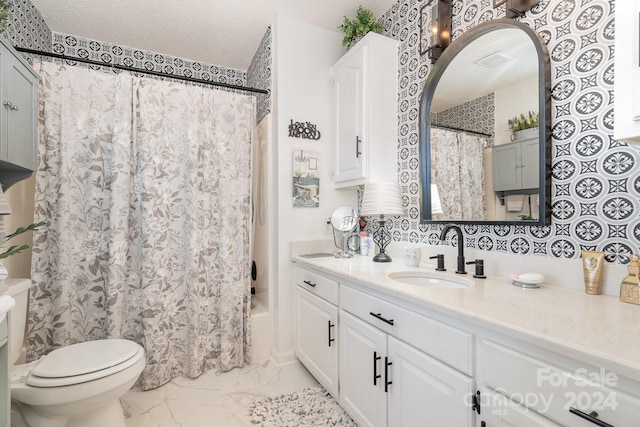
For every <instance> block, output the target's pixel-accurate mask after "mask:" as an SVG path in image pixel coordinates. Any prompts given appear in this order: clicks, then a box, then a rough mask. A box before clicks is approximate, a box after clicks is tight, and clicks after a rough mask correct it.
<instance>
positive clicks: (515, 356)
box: [294, 257, 640, 427]
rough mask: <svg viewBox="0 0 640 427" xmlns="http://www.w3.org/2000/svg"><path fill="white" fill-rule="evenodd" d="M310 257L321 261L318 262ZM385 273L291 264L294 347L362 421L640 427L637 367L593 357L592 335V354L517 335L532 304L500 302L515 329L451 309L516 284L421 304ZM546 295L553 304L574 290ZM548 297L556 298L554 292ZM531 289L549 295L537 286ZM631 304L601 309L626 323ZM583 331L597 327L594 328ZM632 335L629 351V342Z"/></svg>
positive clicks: (464, 426)
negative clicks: (404, 295)
mask: <svg viewBox="0 0 640 427" xmlns="http://www.w3.org/2000/svg"><path fill="white" fill-rule="evenodd" d="M294 259H295V257H294ZM299 259H300V260H302V258H299ZM339 261H342V263H340V262H339ZM323 262H324V264H322V263H323ZM314 263H315V264H317V265H321V266H322V267H321V268H320V269H316V268H315V267H314ZM349 263H351V264H349ZM360 268H362V271H360ZM367 268H368V269H372V268H378V269H381V270H382V269H386V270H382V271H383V273H381V274H380V276H379V277H380V283H381V284H382V285H381V286H377V285H375V282H376V277H378V276H376V274H374V273H372V272H371V271H369V270H367ZM390 268H391V267H390V266H373V267H371V266H370V263H366V264H365V263H364V262H363V263H362V265H361V266H359V265H358V261H357V260H356V261H345V260H336V261H333V260H331V261H306V260H305V261H304V262H303V261H300V262H296V266H295V267H294V270H295V273H294V277H295V278H294V280H295V285H296V290H297V301H298V302H297V303H296V306H297V313H296V317H297V334H296V341H297V342H296V354H297V355H298V358H299V359H300V361H301V362H302V363H303V364H304V365H305V366H306V367H307V368H308V369H309V371H310V372H311V373H312V374H313V375H314V376H315V377H316V378H317V379H318V381H319V382H320V383H321V384H323V385H325V387H327V389H329V391H330V392H331V394H332V395H333V396H334V397H336V399H337V400H338V401H339V402H340V405H341V406H342V407H343V408H344V409H345V410H346V411H347V412H348V413H349V415H350V416H351V417H352V418H353V419H354V421H355V422H356V423H358V425H360V426H394V427H395V426H403V427H410V426H424V425H446V426H452V427H472V426H473V427H497V426H505V425H513V426H518V427H559V426H567V427H588V426H591V425H601V426H608V425H610V426H615V427H625V426H632V425H637V423H638V420H640V370H637V372H636V369H635V368H634V369H632V370H631V371H628V370H627V371H625V369H629V368H625V367H623V365H620V364H619V361H608V362H605V361H603V359H599V357H600V356H598V354H600V351H599V349H598V347H597V346H595V343H596V342H597V341H594V344H593V345H594V349H593V351H592V352H589V353H581V351H582V350H580V351H579V350H576V348H575V345H574V344H571V343H566V344H564V343H563V341H558V340H557V339H553V338H549V339H547V338H545V337H544V336H540V335H537V336H536V337H535V339H533V340H532V341H530V340H527V339H524V337H525V335H523V334H526V332H524V331H525V329H523V326H522V325H523V324H522V323H521V321H522V317H529V315H530V318H531V319H534V321H535V319H538V322H537V323H539V322H540V320H541V319H540V317H539V316H540V315H541V314H539V313H536V308H535V307H532V306H530V303H527V306H528V307H529V310H530V311H531V312H530V313H524V312H522V311H521V310H519V309H516V308H514V307H511V306H509V307H508V308H506V306H504V305H502V306H503V307H505V309H504V310H503V311H504V312H505V313H506V312H509V311H510V310H512V311H513V316H517V319H516V318H514V320H513V322H512V323H513V325H514V326H513V327H512V326H509V324H507V323H505V322H504V321H503V320H495V322H494V321H493V320H491V315H490V314H484V315H483V318H482V320H480V321H478V320H475V321H474V320H472V319H473V317H472V316H471V317H470V315H469V312H467V314H465V315H459V314H456V311H455V310H454V311H451V308H450V307H451V306H457V305H458V304H460V305H461V306H465V307H467V310H468V308H469V307H471V306H472V304H470V303H471V301H470V300H472V299H473V298H475V295H478V296H479V297H480V298H481V301H480V303H481V305H482V306H483V310H485V312H486V313H489V312H488V311H486V306H487V305H492V304H493V302H492V298H495V297H497V298H499V301H503V300H508V301H511V302H512V303H513V301H514V298H518V297H519V298H523V297H522V295H524V293H523V292H522V290H520V289H515V288H514V287H512V286H511V285H509V284H505V285H504V286H505V287H504V288H503V291H504V294H502V293H498V292H496V286H498V287H500V284H499V283H489V284H488V282H489V280H485V281H482V282H481V283H480V284H477V285H476V287H477V288H478V289H477V293H476V294H474V293H472V294H467V295H466V298H465V297H463V294H461V293H460V294H458V293H455V292H457V291H448V292H449V293H447V294H442V295H444V299H443V301H445V302H446V304H445V306H437V305H436V306H434V308H427V307H425V306H424V305H422V304H418V303H416V300H415V297H414V298H402V297H400V296H399V295H400V293H399V292H396V291H394V292H393V293H392V294H389V293H388V292H386V291H384V289H387V290H388V289H389V282H388V281H385V280H387V279H385V278H386V277H387V275H388V274H389V272H390V271H391V270H390ZM307 282H309V283H307ZM312 285H315V286H312ZM391 286H395V285H391ZM483 286H487V287H484V288H483ZM305 287H306V288H311V290H309V289H306V288H305ZM397 289H399V288H397ZM414 290H415V289H414ZM538 291H539V290H538ZM547 291H548V292H549V294H548V295H547V297H548V298H550V299H551V300H553V301H557V300H560V299H562V298H563V297H565V298H566V297H567V296H568V295H565V293H566V292H574V291H570V290H562V289H558V290H554V289H547ZM443 292H447V291H443ZM462 292H465V291H462ZM543 292H544V291H543ZM554 292H558V293H559V294H558V295H555V294H553V295H551V293H554ZM512 293H513V294H512ZM535 295H538V296H541V297H543V298H546V297H544V296H543V294H541V293H540V292H538V294H533V296H535ZM602 298H606V297H602ZM587 301H588V302H587V304H588V305H589V307H590V310H591V312H590V315H593V316H597V310H598V309H597V308H595V305H598V300H594V299H593V298H591V299H588V300H587ZM611 303H612V304H616V306H615V307H617V304H620V302H619V301H611ZM501 304H503V303H501ZM545 304H547V303H545ZM607 307H609V306H607ZM627 308H628V307H625V306H623V307H622V309H623V310H622V311H621V313H620V314H613V313H611V312H609V316H614V317H615V316H624V317H625V318H628V320H629V321H631V322H632V323H633V322H634V320H633V318H635V317H637V314H638V313H636V312H635V311H631V312H630V311H629V310H626V309H627ZM582 311H583V310H582V309H578V310H577V312H582ZM336 315H337V317H336ZM629 316H631V318H629ZM634 316H635V317H634ZM580 322H581V321H580V320H576V323H575V324H573V327H572V328H571V330H575V333H576V334H579V335H580V336H583V335H584V337H583V339H584V340H586V341H588V340H589V339H590V337H588V336H586V335H588V334H581V331H582V329H580V328H581V327H582V325H580ZM635 322H637V319H636V320H635ZM551 323H553V322H551ZM330 324H332V325H336V326H334V327H333V328H331V327H329V326H328V325H330ZM516 324H517V325H518V326H515V325H516ZM585 327H586V328H587V329H588V330H591V331H592V332H593V330H592V328H593V327H592V326H588V325H587V326H585ZM329 330H331V332H329ZM567 330H570V329H567ZM333 333H335V335H333ZM332 338H333V339H336V338H337V339H338V341H337V344H338V346H337V347H331V351H328V349H329V346H328V340H329V339H332ZM634 339H635V338H633V339H632V342H626V343H625V346H626V347H628V346H631V348H636V347H637V345H638V343H637V342H636V341H634ZM312 340H313V341H312ZM607 341H608V344H610V345H613V346H619V345H621V344H620V343H619V342H617V341H615V342H614V341H612V340H611V339H608V340H607ZM623 341H624V340H623ZM321 343H324V348H322V347H320V345H321ZM616 348H618V347H616ZM336 357H338V359H339V366H338V368H339V369H338V371H337V372H336V370H335V367H336V365H335V361H336ZM327 366H330V367H331V368H326V367H327ZM603 366H604V367H603ZM605 367H606V369H605ZM617 369H621V372H625V373H626V375H623V374H620V373H618V372H617ZM629 372H631V374H630V375H629ZM327 384H328V385H327Z"/></svg>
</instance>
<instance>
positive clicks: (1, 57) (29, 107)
mask: <svg viewBox="0 0 640 427" xmlns="http://www.w3.org/2000/svg"><path fill="white" fill-rule="evenodd" d="M37 97H38V75H37V74H36V73H35V72H34V71H33V69H32V68H31V66H30V65H29V64H28V63H27V62H26V61H25V60H24V59H23V58H22V57H21V56H20V55H19V54H18V52H16V50H15V49H13V47H11V45H9V44H8V42H7V41H6V40H5V39H4V38H2V37H0V100H1V102H0V103H1V104H2V107H1V108H0V123H1V124H0V129H1V131H0V182H1V183H2V184H3V186H4V187H5V188H6V187H8V186H9V185H11V184H12V183H14V182H16V181H19V180H21V179H24V178H27V177H29V176H30V175H31V172H32V171H34V170H35V169H36V129H37V99H38V98H37Z"/></svg>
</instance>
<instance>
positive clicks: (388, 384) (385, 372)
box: [384, 356, 393, 393]
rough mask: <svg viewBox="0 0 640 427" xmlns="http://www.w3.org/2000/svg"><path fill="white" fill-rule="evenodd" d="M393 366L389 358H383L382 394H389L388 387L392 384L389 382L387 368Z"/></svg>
mask: <svg viewBox="0 0 640 427" xmlns="http://www.w3.org/2000/svg"><path fill="white" fill-rule="evenodd" d="M391 365H393V363H391V362H389V358H388V357H386V356H385V358H384V392H385V393H388V392H389V386H390V385H391V384H393V381H389V366H391Z"/></svg>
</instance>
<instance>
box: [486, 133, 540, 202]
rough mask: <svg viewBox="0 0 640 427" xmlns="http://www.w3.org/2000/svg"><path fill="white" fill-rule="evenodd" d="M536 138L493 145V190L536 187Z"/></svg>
mask: <svg viewBox="0 0 640 427" xmlns="http://www.w3.org/2000/svg"><path fill="white" fill-rule="evenodd" d="M538 154H539V143H538V138H537V137H536V138H533V139H529V140H524V141H519V142H511V143H508V144H502V145H496V146H495V147H493V190H494V191H512V190H523V189H530V188H538V187H539V186H540V182H539V179H538V176H539V175H538V173H539V171H540V168H539V158H538Z"/></svg>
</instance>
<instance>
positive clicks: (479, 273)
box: [467, 259, 487, 279]
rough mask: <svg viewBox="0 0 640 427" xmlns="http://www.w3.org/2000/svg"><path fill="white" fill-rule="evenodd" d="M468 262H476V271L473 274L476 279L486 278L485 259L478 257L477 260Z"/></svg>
mask: <svg viewBox="0 0 640 427" xmlns="http://www.w3.org/2000/svg"><path fill="white" fill-rule="evenodd" d="M467 264H475V265H476V273H475V274H474V275H473V277H474V278H476V279H486V278H487V276H485V275H484V261H483V260H481V259H477V260H475V261H469V262H467Z"/></svg>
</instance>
